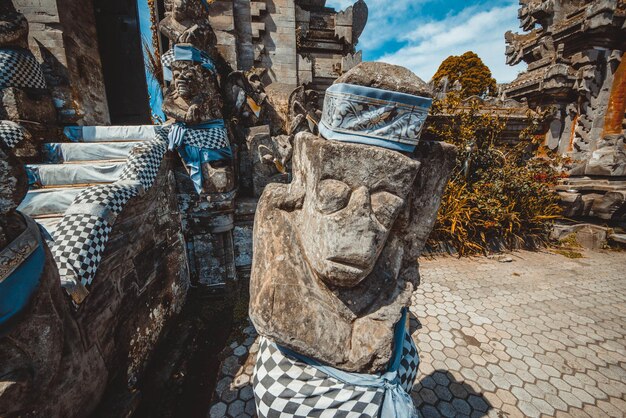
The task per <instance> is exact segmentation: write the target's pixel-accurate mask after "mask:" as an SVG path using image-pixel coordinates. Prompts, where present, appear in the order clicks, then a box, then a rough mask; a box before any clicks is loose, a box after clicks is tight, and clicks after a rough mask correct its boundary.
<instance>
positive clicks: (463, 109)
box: [427, 94, 562, 256]
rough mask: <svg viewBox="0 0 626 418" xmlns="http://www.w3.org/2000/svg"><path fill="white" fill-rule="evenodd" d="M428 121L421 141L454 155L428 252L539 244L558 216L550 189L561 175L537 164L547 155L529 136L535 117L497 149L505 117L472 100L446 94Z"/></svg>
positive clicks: (550, 163)
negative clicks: (442, 144) (450, 147)
mask: <svg viewBox="0 0 626 418" xmlns="http://www.w3.org/2000/svg"><path fill="white" fill-rule="evenodd" d="M431 114H432V116H434V118H432V119H431V120H434V122H432V123H431V124H430V126H428V128H427V129H428V134H429V135H432V136H433V137H434V138H436V139H439V140H442V141H446V142H449V143H452V144H455V145H456V146H457V147H458V149H459V153H458V158H457V162H456V167H455V169H454V172H453V174H452V176H451V179H450V182H449V184H448V187H447V189H446V192H445V194H444V197H443V199H442V203H441V208H440V209H439V214H438V218H437V222H436V224H435V227H434V229H433V231H432V233H431V235H430V238H429V246H430V247H431V248H438V247H439V248H440V247H441V244H444V247H448V248H449V247H452V248H454V250H456V251H457V252H458V254H459V255H460V256H464V255H473V254H480V253H483V254H484V253H486V252H488V251H490V250H494V249H499V248H502V247H503V246H504V247H506V248H519V247H522V246H526V247H537V246H538V245H542V244H544V243H546V242H547V240H548V234H549V231H550V228H551V225H552V222H553V221H554V220H555V219H556V218H558V217H559V214H560V211H561V210H560V208H559V206H558V196H557V195H556V193H554V192H553V191H552V190H551V189H550V186H552V185H554V183H555V182H556V181H557V180H558V179H559V178H560V177H561V176H562V175H561V173H560V171H558V170H557V169H556V168H554V167H553V160H551V159H547V158H538V157H536V155H538V153H539V151H541V153H543V154H544V155H545V153H546V151H545V150H544V149H542V147H540V145H539V143H540V139H539V138H538V137H537V136H535V135H534V132H536V131H537V127H538V125H539V124H540V123H541V118H540V117H538V116H537V115H534V116H531V115H530V114H529V115H528V118H529V119H528V128H527V129H525V130H524V131H523V132H522V134H521V135H520V142H519V143H518V144H516V145H503V144H499V143H498V138H499V137H500V136H501V134H502V131H503V129H504V128H505V124H506V118H507V115H506V114H503V115H497V114H493V113H491V112H487V111H483V110H482V109H481V102H480V101H479V100H470V101H469V102H467V101H465V102H463V101H461V99H460V97H459V96H457V95H455V94H448V96H447V97H446V98H445V99H443V100H439V101H435V103H434V104H433V109H432V112H431Z"/></svg>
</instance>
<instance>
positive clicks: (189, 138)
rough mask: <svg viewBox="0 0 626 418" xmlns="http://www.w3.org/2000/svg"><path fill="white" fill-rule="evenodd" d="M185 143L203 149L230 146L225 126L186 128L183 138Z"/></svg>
mask: <svg viewBox="0 0 626 418" xmlns="http://www.w3.org/2000/svg"><path fill="white" fill-rule="evenodd" d="M183 143H184V144H185V145H191V146H192V147H198V148H204V149H222V148H226V147H228V146H230V142H229V141H228V131H226V128H210V129H191V128H187V131H186V132H185V137H184V139H183Z"/></svg>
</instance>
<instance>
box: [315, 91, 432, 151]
mask: <svg viewBox="0 0 626 418" xmlns="http://www.w3.org/2000/svg"><path fill="white" fill-rule="evenodd" d="M431 104H432V99H429V98H425V97H419V96H413V95H410V94H405V93H399V92H394V91H388V90H381V89H377V88H373V87H364V86H357V85H353V84H345V83H339V84H333V85H332V86H331V87H330V88H328V90H326V97H325V98H324V109H323V111H322V120H321V122H320V124H319V131H320V134H321V135H322V136H323V137H324V138H326V139H332V140H336V141H343V142H356V143H360V144H366V145H375V146H379V147H384V148H389V149H392V150H396V151H402V152H413V150H414V149H415V146H416V145H417V143H418V141H419V138H420V135H421V132H422V128H423V127H424V122H425V121H426V116H428V110H429V109H430V106H431Z"/></svg>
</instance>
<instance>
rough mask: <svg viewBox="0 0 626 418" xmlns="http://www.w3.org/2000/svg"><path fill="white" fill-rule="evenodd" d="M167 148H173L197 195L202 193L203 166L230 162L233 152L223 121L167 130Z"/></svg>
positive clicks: (183, 125) (179, 126) (177, 126)
mask: <svg viewBox="0 0 626 418" xmlns="http://www.w3.org/2000/svg"><path fill="white" fill-rule="evenodd" d="M168 140H169V144H168V148H169V149H170V150H174V149H176V150H177V151H178V154H179V155H180V157H181V158H182V159H183V161H184V162H185V165H186V166H187V169H188V170H189V177H190V178H191V181H192V182H193V185H194V187H195V189H196V191H197V192H198V193H200V192H201V191H202V164H205V163H210V162H214V161H224V160H231V159H232V158H233V153H232V150H231V148H230V142H229V141H228V132H227V131H226V128H225V126H224V121H223V120H222V119H215V120H212V121H209V122H205V123H202V124H199V125H186V124H184V123H182V122H177V123H175V124H174V125H172V127H171V128H170V132H169V134H168Z"/></svg>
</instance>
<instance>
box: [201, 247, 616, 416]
mask: <svg viewBox="0 0 626 418" xmlns="http://www.w3.org/2000/svg"><path fill="white" fill-rule="evenodd" d="M510 258H511V259H512V260H513V261H512V262H507V263H503V262H500V261H498V259H497V258H492V259H490V258H472V259H457V258H454V257H436V258H432V259H424V258H422V259H421V260H420V272H421V275H422V282H421V285H420V286H419V288H418V289H417V291H416V292H415V293H414V294H413V297H412V304H411V314H412V318H411V326H412V328H411V329H412V331H413V338H414V339H415V342H416V344H417V346H418V349H419V351H420V357H421V364H420V371H419V375H418V378H417V382H416V385H415V387H414V390H413V393H412V397H413V400H414V401H415V404H416V405H417V407H418V410H419V411H420V413H421V414H422V416H423V417H440V416H444V417H465V416H469V417H482V416H490V417H508V418H512V417H540V416H545V417H572V416H575V417H600V416H610V417H622V416H626V400H624V399H626V280H625V276H624V271H626V253H624V252H608V251H607V252H585V253H584V258H580V259H568V258H565V257H563V256H561V255H557V254H552V253H549V252H526V251H520V252H515V253H512V254H511V255H510ZM244 337H245V341H244V342H243V343H237V342H235V343H233V344H232V345H231V346H230V347H227V349H226V350H225V356H224V361H223V363H222V371H221V374H220V377H219V379H220V380H218V385H217V389H216V393H215V396H214V403H213V406H212V408H211V409H210V411H209V413H208V416H209V417H217V416H220V417H221V416H225V417H254V416H255V415H254V399H253V397H252V390H251V387H250V384H249V382H250V381H251V377H252V366H253V361H254V356H255V354H256V351H257V349H258V348H257V346H256V344H255V337H256V333H255V332H254V329H253V328H252V327H248V328H246V329H245V330H244ZM231 358H233V359H232V360H231ZM237 401H241V402H237ZM242 405H243V406H244V408H243V411H242V408H241V407H242ZM225 411H226V412H225ZM231 412H236V413H237V414H236V415H235V414H231Z"/></svg>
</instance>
